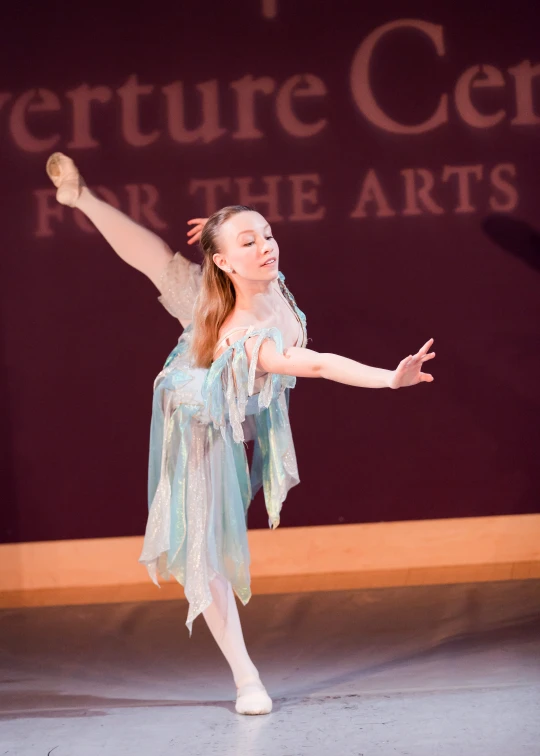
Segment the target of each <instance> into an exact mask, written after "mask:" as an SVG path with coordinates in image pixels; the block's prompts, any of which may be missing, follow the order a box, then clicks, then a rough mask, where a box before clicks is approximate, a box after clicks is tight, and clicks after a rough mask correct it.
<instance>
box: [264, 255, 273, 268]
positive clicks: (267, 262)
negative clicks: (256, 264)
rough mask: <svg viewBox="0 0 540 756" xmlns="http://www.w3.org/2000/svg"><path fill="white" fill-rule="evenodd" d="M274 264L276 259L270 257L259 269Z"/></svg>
mask: <svg viewBox="0 0 540 756" xmlns="http://www.w3.org/2000/svg"><path fill="white" fill-rule="evenodd" d="M275 262H276V258H275V257H271V258H270V259H269V260H267V261H266V262H265V263H263V264H262V265H261V268H264V266H265V265H268V266H270V265H273V264H274V263H275Z"/></svg>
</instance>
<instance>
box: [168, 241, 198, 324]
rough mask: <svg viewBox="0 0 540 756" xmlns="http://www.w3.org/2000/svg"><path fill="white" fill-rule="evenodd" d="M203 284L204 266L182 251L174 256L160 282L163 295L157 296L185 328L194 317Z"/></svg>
mask: <svg viewBox="0 0 540 756" xmlns="http://www.w3.org/2000/svg"><path fill="white" fill-rule="evenodd" d="M201 284H202V268H201V266H200V265H199V264H198V263H194V262H191V260H188V259H187V257H184V256H183V255H182V254H181V253H180V252H176V254H175V255H174V257H172V258H171V259H170V260H169V262H168V263H167V266H166V267H165V269H164V271H163V273H162V274H161V278H160V282H159V287H158V288H159V290H160V292H161V295H160V296H159V297H158V298H157V299H158V302H160V303H161V304H162V305H163V307H164V308H165V309H166V310H167V312H168V313H170V314H171V315H172V316H173V317H175V318H178V320H179V321H180V323H181V324H182V326H183V327H184V328H185V327H186V326H187V325H188V324H189V322H190V321H191V319H192V313H193V306H194V304H195V300H196V298H197V295H198V294H199V291H200V290H201Z"/></svg>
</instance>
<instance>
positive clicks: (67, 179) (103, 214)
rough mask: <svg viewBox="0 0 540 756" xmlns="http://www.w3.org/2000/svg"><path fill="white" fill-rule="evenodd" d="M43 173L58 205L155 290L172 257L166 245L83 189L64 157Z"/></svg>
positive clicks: (51, 159)
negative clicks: (76, 215)
mask: <svg viewBox="0 0 540 756" xmlns="http://www.w3.org/2000/svg"><path fill="white" fill-rule="evenodd" d="M46 171H47V174H48V176H49V178H50V179H51V181H52V182H53V184H54V185H55V186H56V187H57V192H56V199H57V200H58V202H60V203H61V204H63V205H68V206H69V207H76V208H77V209H78V210H80V211H81V212H83V213H84V214H85V215H86V216H87V217H88V218H89V219H90V220H91V221H92V223H93V224H94V225H95V227H96V228H97V229H98V231H100V232H101V234H102V235H103V236H104V237H105V239H106V240H107V241H108V242H109V244H110V245H111V247H112V248H113V249H114V251H115V252H116V253H117V254H118V255H119V257H121V258H122V260H124V261H125V262H127V263H128V264H129V265H131V266H132V267H134V268H137V270H140V271H141V272H142V273H144V274H145V275H147V276H148V277H149V278H150V279H151V280H152V281H153V282H154V283H155V284H156V286H157V285H158V283H159V279H160V275H161V273H162V272H163V269H164V268H165V267H166V265H167V263H168V262H169V260H170V259H171V258H172V257H173V252H172V250H171V248H170V247H169V246H168V244H167V243H166V242H165V241H163V239H161V238H160V237H159V236H158V235H157V234H155V233H154V232H153V231H150V229H148V228H145V227H144V226H141V225H139V224H138V223H136V222H135V221H134V220H132V219H131V218H130V217H129V216H128V215H125V213H123V212H121V211H120V210H117V209H116V208H115V207H113V206H112V205H109V203H108V202H105V201H104V200H102V199H100V198H99V197H97V196H96V195H95V194H94V193H93V192H92V191H91V190H90V189H89V188H88V187H87V186H86V184H85V182H84V179H83V178H82V176H81V175H80V173H79V170H78V169H77V166H76V165H75V163H74V162H73V160H72V159H71V158H69V157H67V155H64V154H62V153H61V152H55V153H53V154H52V155H51V156H50V157H49V159H48V160H47V165H46ZM158 288H159V287H158Z"/></svg>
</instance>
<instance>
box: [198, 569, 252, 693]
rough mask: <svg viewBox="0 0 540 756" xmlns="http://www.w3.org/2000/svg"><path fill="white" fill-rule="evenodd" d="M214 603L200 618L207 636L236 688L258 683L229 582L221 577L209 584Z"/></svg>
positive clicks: (218, 576) (217, 576)
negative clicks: (221, 654) (228, 671)
mask: <svg viewBox="0 0 540 756" xmlns="http://www.w3.org/2000/svg"><path fill="white" fill-rule="evenodd" d="M210 590H211V592H212V596H213V597H214V600H213V601H212V603H211V604H210V606H209V607H208V608H207V609H205V610H204V612H203V615H204V619H205V620H206V624H207V625H208V627H209V629H210V632H211V633H212V635H213V636H214V639H215V641H216V643H217V644H218V646H219V648H220V649H221V651H222V653H223V656H224V657H225V659H226V660H227V661H228V663H229V666H230V668H231V671H232V674H233V677H234V681H235V684H236V687H237V688H240V687H242V686H243V685H246V684H247V683H248V682H250V681H251V682H254V681H257V680H258V679H259V673H258V671H257V668H256V666H255V665H254V664H253V662H252V661H251V659H250V657H249V654H248V652H247V649H246V644H245V642H244V635H243V633H242V627H241V625H240V616H239V614H238V606H237V604H236V599H235V596H234V591H233V589H232V585H231V583H230V581H229V580H226V579H225V578H224V577H223V576H222V575H216V577H215V578H214V579H213V580H212V581H211V582H210Z"/></svg>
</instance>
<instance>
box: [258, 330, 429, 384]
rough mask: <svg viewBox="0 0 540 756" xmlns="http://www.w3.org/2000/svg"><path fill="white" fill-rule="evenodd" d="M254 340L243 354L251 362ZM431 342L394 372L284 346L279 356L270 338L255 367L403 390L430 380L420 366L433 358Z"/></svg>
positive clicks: (271, 371)
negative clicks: (245, 353) (430, 350)
mask: <svg viewBox="0 0 540 756" xmlns="http://www.w3.org/2000/svg"><path fill="white" fill-rule="evenodd" d="M250 342H255V339H248V340H247V341H246V352H247V355H248V359H249V360H250V361H251V350H252V348H253V345H254V344H253V343H251V344H250ZM432 344H433V339H429V341H426V343H425V344H424V346H423V347H422V348H421V349H419V350H418V352H417V353H416V354H410V355H408V356H407V357H405V358H404V359H403V360H401V362H400V363H399V365H398V366H397V368H396V369H395V370H385V369H384V368H377V367H371V366H370V365H364V364H363V363H361V362H357V361H356V360H351V359H349V358H348V357H342V356H341V355H339V354H332V353H330V352H315V351H313V350H312V349H305V348H301V347H288V348H286V349H284V351H283V354H280V353H279V352H278V350H277V348H276V344H275V342H274V341H272V340H271V339H265V341H264V342H263V344H262V345H261V347H260V349H259V354H258V360H257V367H258V368H260V369H261V370H264V371H266V372H268V373H280V374H282V375H295V376H297V377H299V378H326V379H327V380H330V381H337V382H338V383H346V384H348V385H349V386H361V387H363V388H394V389H396V388H404V387H405V386H414V385H416V384H417V383H422V382H424V381H426V382H428V383H430V382H431V381H433V380H434V378H433V376H432V375H431V374H430V373H422V365H423V363H424V362H426V361H427V360H431V359H433V357H435V352H429V351H428V350H429V349H430V347H431V345H432Z"/></svg>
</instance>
